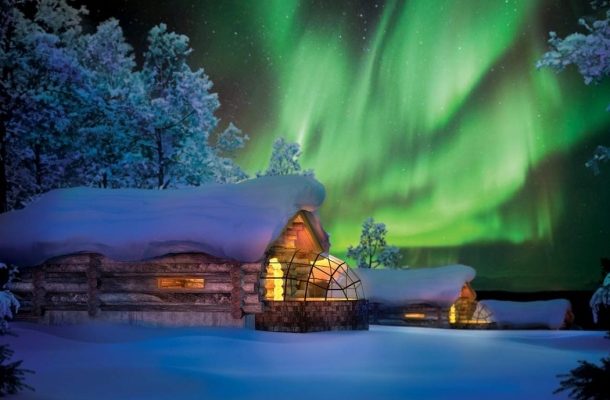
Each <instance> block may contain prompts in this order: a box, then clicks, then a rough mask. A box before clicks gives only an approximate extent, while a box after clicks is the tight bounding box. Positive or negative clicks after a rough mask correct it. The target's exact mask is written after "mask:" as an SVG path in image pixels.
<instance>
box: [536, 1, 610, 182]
mask: <svg viewBox="0 0 610 400" xmlns="http://www.w3.org/2000/svg"><path fill="white" fill-rule="evenodd" d="M591 5H592V6H593V8H594V9H596V8H602V7H607V6H608V2H607V1H600V0H596V1H593V2H591ZM578 23H579V24H580V25H581V26H583V27H584V28H585V30H586V31H587V33H586V34H582V33H572V34H571V35H568V36H567V37H565V38H564V39H561V38H559V37H558V36H557V34H556V33H555V32H550V33H549V36H550V38H549V44H550V45H551V50H550V51H548V52H546V53H545V54H544V55H543V56H542V59H540V60H539V61H538V62H537V63H536V67H537V68H542V67H550V68H552V69H554V70H555V71H558V72H559V71H563V70H564V69H565V68H566V67H567V66H569V65H572V64H573V65H575V66H576V67H577V68H578V72H580V74H581V75H582V77H583V79H584V81H585V84H587V85H589V84H591V83H598V82H600V81H601V80H602V79H604V78H605V77H607V76H608V75H610V10H607V11H606V18H605V19H602V20H596V21H592V22H591V23H588V22H587V21H585V19H584V18H581V19H580V20H579V21H578ZM606 111H610V105H609V106H608V108H607V109H606ZM609 154H610V149H609V148H608V147H605V146H598V147H597V149H596V150H595V153H594V154H593V157H592V158H591V159H589V161H587V163H586V164H585V165H586V166H587V168H591V169H592V170H593V173H595V174H599V163H600V162H601V161H603V162H606V161H607V160H608V155H609Z"/></svg>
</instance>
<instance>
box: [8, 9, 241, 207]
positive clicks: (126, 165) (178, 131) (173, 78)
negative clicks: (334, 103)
mask: <svg viewBox="0 0 610 400" xmlns="http://www.w3.org/2000/svg"><path fill="white" fill-rule="evenodd" d="M0 1H2V3H1V5H2V7H1V8H0V17H1V21H2V23H1V24H0V212H4V211H6V210H9V209H12V208H14V207H20V206H23V205H24V204H25V203H27V202H28V201H30V199H32V198H33V197H35V196H37V195H38V194H39V193H42V192H44V191H47V190H50V189H53V188H57V187H66V186H80V185H87V186H101V187H140V188H165V187H168V186H174V187H179V186H185V185H200V184H202V183H206V182H235V181H239V180H242V179H245V178H246V177H247V175H246V174H245V173H244V172H243V171H242V170H241V169H240V168H239V167H238V166H237V165H236V164H235V162H234V161H233V160H232V158H231V157H232V156H233V155H234V154H233V153H234V151H235V150H236V149H238V148H239V147H240V146H243V144H244V143H245V141H246V140H247V135H243V134H242V133H241V131H239V129H237V128H236V127H235V126H234V125H232V124H230V125H229V128H227V130H226V131H225V132H222V133H221V134H220V135H219V136H218V140H217V143H216V144H215V147H214V146H213V145H211V144H210V143H209V138H210V134H211V133H213V132H214V131H215V130H216V129H217V125H218V119H217V118H216V117H215V116H214V112H215V111H216V110H217V108H218V107H219V102H218V98H217V95H216V94H214V93H211V92H210V89H211V87H212V83H211V82H210V80H209V79H208V77H207V75H205V73H204V71H203V70H202V69H196V70H193V69H191V68H190V67H189V65H188V64H187V59H188V57H189V55H190V54H191V52H192V50H191V48H190V47H189V40H188V38H187V37H186V36H184V35H178V34H176V33H173V32H168V31H167V28H166V26H165V25H163V24H160V25H158V26H156V27H154V28H153V29H152V30H151V31H150V33H149V37H148V41H149V46H148V48H147V50H146V52H145V54H144V65H143V67H142V68H141V70H139V71H138V70H136V63H135V61H134V55H133V51H132V48H131V47H130V46H129V44H127V42H126V41H125V38H124V35H123V32H122V30H121V27H120V25H119V23H118V21H117V20H115V19H110V20H108V21H106V22H104V23H101V24H100V25H99V26H98V27H97V29H96V31H95V32H93V33H91V34H83V32H82V27H81V22H82V21H81V16H82V15H83V14H86V13H87V10H86V9H84V8H80V9H76V8H74V7H72V6H71V5H70V3H69V2H68V0H39V1H37V2H36V3H35V8H31V7H29V6H23V5H24V2H21V1H19V0H0ZM21 7H23V8H24V9H27V13H24V12H22V11H21V10H20V8H21Z"/></svg>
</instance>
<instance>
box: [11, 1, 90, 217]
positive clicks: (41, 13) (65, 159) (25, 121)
mask: <svg viewBox="0 0 610 400" xmlns="http://www.w3.org/2000/svg"><path fill="white" fill-rule="evenodd" d="M2 4H3V7H2V13H3V16H2V18H3V29H2V30H1V31H0V35H2V37H1V38H0V81H1V84H0V98H1V99H2V101H1V102H0V154H1V155H0V211H5V210H7V209H9V208H12V207H14V206H16V205H19V203H22V202H24V201H27V200H28V199H29V198H30V197H32V196H34V195H36V194H37V193H40V192H42V191H45V190H48V189H50V188H53V187H58V186H62V182H64V181H65V180H66V177H65V174H66V172H67V171H68V170H69V164H70V161H71V160H72V157H71V155H72V154H71V151H72V149H73V146H72V143H73V141H74V135H73V134H74V130H73V129H72V128H73V126H74V125H73V123H74V118H73V117H74V111H75V110H76V109H77V104H78V102H79V97H80V93H79V92H78V91H77V89H78V88H79V87H81V85H82V76H83V75H82V69H81V68H80V65H79V63H78V60H77V58H76V54H75V52H74V49H73V38H74V37H76V36H78V35H79V34H80V25H79V24H80V14H81V13H82V12H84V11H83V10H76V9H73V8H72V7H71V6H69V5H68V4H67V3H66V1H65V0H41V1H39V2H38V3H37V9H36V12H35V15H34V17H33V19H29V18H26V17H25V15H24V13H22V12H21V11H20V10H19V8H18V4H19V3H17V2H14V1H4V2H3V3H2Z"/></svg>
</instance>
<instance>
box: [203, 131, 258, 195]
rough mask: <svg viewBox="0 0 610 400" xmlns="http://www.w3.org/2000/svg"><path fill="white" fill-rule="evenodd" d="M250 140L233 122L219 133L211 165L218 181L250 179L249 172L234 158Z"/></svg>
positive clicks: (234, 181)
mask: <svg viewBox="0 0 610 400" xmlns="http://www.w3.org/2000/svg"><path fill="white" fill-rule="evenodd" d="M248 140H250V137H248V135H246V134H244V133H243V132H242V131H241V129H239V128H237V127H236V126H235V125H233V123H230V124H229V126H228V127H227V128H226V129H225V130H224V131H222V132H221V133H220V134H219V135H218V137H217V139H216V146H214V157H213V159H212V163H211V165H210V168H211V169H212V171H214V180H215V181H216V182H217V183H236V182H240V181H243V180H245V179H248V174H246V173H245V172H244V170H242V169H241V167H240V166H239V165H237V163H236V162H235V161H234V160H233V157H234V156H235V152H236V151H237V150H240V149H242V148H244V146H245V145H246V142H247V141H248Z"/></svg>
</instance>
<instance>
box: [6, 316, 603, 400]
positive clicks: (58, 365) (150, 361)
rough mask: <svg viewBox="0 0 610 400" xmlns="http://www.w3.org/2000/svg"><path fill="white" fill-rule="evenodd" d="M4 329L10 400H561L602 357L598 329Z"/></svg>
mask: <svg viewBox="0 0 610 400" xmlns="http://www.w3.org/2000/svg"><path fill="white" fill-rule="evenodd" d="M12 328H13V331H14V332H15V333H16V334H17V336H5V337H3V339H5V341H6V342H7V343H8V344H10V346H11V348H13V349H14V350H15V356H16V358H17V359H20V360H21V359H22V360H23V364H22V367H23V368H28V369H32V370H34V371H35V373H34V374H27V375H26V377H25V379H26V382H27V383H28V384H30V385H32V386H33V387H34V388H35V389H36V391H35V392H30V391H24V392H22V393H19V395H17V396H15V397H9V399H12V398H15V399H17V398H18V399H20V400H52V399H56V400H57V399H61V400H83V399H87V400H98V399H147V400H156V399H180V400H201V399H206V400H215V399H220V400H232V399H248V400H258V399H260V400H269V399H290V400H312V399H349V400H358V399H426V400H447V399H468V400H488V399H493V400H515V399H536V400H544V399H549V400H563V399H567V397H568V396H567V393H560V394H559V395H556V394H553V390H555V389H556V388H557V387H558V386H559V379H557V374H559V373H566V372H567V371H569V370H570V369H572V368H574V367H575V366H577V365H578V363H577V360H587V361H590V362H595V363H598V362H599V359H600V358H601V357H603V356H606V355H607V354H608V340H606V339H604V334H605V332H585V331H560V332H559V331H550V332H549V331H529V332H522V331H518V332H516V331H473V330H454V329H426V328H402V327H401V328H398V327H388V326H371V330H370V331H359V332H319V333H311V334H306V335H303V334H298V333H295V334H291V333H274V332H260V331H250V330H246V329H232V330H230V329H222V330H221V329H210V328H208V329H206V328H173V329H168V328H165V329H162V328H144V327H135V326H124V325H121V326H113V325H110V326H109V325H104V324H85V325H71V326H61V327H60V326H44V325H38V324H37V325H34V324H25V323H14V324H12Z"/></svg>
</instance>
